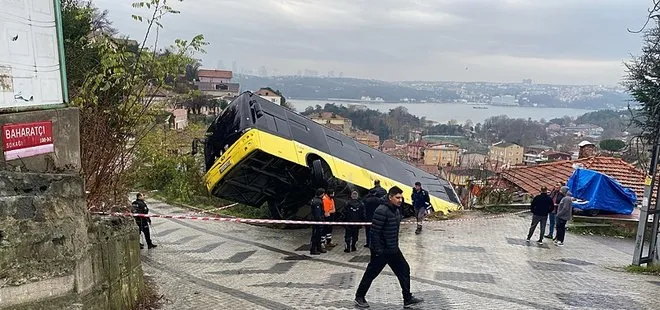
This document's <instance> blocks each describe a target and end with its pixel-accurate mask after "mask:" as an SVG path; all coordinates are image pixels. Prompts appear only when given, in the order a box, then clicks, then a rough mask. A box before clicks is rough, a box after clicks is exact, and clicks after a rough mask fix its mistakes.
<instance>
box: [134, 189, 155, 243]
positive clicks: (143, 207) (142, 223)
mask: <svg viewBox="0 0 660 310" xmlns="http://www.w3.org/2000/svg"><path fill="white" fill-rule="evenodd" d="M131 207H132V209H133V210H132V211H133V213H137V214H147V213H149V208H148V207H147V204H146V203H145V202H144V195H143V194H142V193H138V194H137V197H136V199H135V201H133V203H132V205H131ZM134 218H135V223H136V224H137V226H138V228H139V229H140V234H142V233H144V239H146V240H147V247H148V248H149V249H153V248H155V247H156V245H155V244H153V242H151V233H149V224H151V218H148V217H141V216H134ZM140 249H144V245H143V244H142V243H140Z"/></svg>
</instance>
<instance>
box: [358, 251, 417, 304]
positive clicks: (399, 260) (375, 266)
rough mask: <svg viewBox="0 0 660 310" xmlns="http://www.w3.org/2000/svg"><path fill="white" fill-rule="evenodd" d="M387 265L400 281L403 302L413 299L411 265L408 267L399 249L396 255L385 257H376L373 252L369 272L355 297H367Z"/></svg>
mask: <svg viewBox="0 0 660 310" xmlns="http://www.w3.org/2000/svg"><path fill="white" fill-rule="evenodd" d="M385 265H389V266H390V268H391V269H392V272H394V274H395V275H396V277H397V279H399V284H400V285H401V293H402V294H403V300H410V298H411V297H412V295H411V294H410V265H408V262H407V261H406V258H405V257H403V253H401V250H398V249H397V251H396V252H395V253H391V254H384V255H374V252H373V251H372V252H371V260H370V261H369V265H367V270H366V271H365V272H364V275H363V276H362V280H361V281H360V285H359V286H358V289H357V293H355V297H365V296H366V295H367V291H368V290H369V287H370V286H371V283H372V282H373V281H374V279H376V277H377V276H378V275H379V274H380V272H381V271H383V268H385Z"/></svg>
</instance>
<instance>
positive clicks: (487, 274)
mask: <svg viewBox="0 0 660 310" xmlns="http://www.w3.org/2000/svg"><path fill="white" fill-rule="evenodd" d="M147 203H148V205H149V208H150V210H151V212H153V213H155V214H172V213H185V211H183V210H181V209H179V208H176V207H172V206H169V205H166V204H164V203H161V202H157V201H154V200H149V201H147ZM529 222H530V215H529V214H521V215H510V216H506V217H501V218H497V219H489V220H473V221H444V222H434V223H427V224H426V226H425V228H424V231H423V233H422V234H421V235H415V234H414V229H415V225H402V229H401V240H400V242H401V249H402V251H403V253H404V255H405V257H406V259H407V260H408V262H409V263H410V266H411V269H412V272H411V277H412V290H413V294H415V295H416V296H419V297H423V298H424V299H425V302H424V303H423V304H422V305H420V306H418V307H417V309H659V308H660V306H659V305H658V300H660V298H658V291H660V281H658V277H653V276H643V275H633V274H628V273H625V272H623V271H621V267H622V266H626V265H628V264H630V262H631V259H632V256H631V255H630V253H626V252H627V251H622V250H621V247H612V246H609V245H608V244H607V243H603V242H597V241H594V240H593V238H588V237H584V236H578V235H573V234H570V233H569V234H568V235H567V236H566V245H565V246H564V247H556V246H554V245H552V243H548V242H546V243H545V244H544V245H541V246H539V245H537V244H536V243H534V242H532V243H531V244H529V245H528V244H526V243H525V241H524V239H525V237H526V233H527V229H528V224H529ZM310 230H311V229H294V230H275V229H269V228H265V227H258V226H252V225H247V224H239V223H229V222H222V223H221V222H207V221H198V220H178V219H162V218H154V219H153V227H152V236H153V239H154V242H155V243H156V244H158V248H156V249H152V250H147V249H145V250H143V252H142V253H143V255H142V258H143V262H144V265H143V266H144V270H145V273H146V274H147V275H148V276H150V277H152V278H153V279H154V280H155V282H156V284H157V285H158V289H159V292H160V293H161V294H164V295H165V298H167V301H166V303H165V306H164V309H353V308H354V306H353V297H354V294H355V290H356V288H357V284H358V283H359V281H360V278H361V277H362V274H363V272H364V269H365V267H366V265H367V262H368V260H369V251H368V249H366V248H364V247H362V246H361V245H362V244H364V229H361V230H360V239H361V240H360V243H359V245H360V246H359V249H358V251H357V252H352V253H344V252H343V247H342V246H338V247H336V248H334V249H332V250H331V251H329V252H328V253H325V254H321V255H320V256H310V255H309V251H308V241H309V234H310ZM333 233H334V236H335V239H333V241H334V240H336V243H339V244H340V245H341V244H342V243H343V228H339V227H335V228H334V231H333ZM537 235H538V230H537V234H536V235H535V236H537ZM532 240H534V238H533V239H532ZM653 294H656V295H653ZM367 300H368V301H369V303H370V304H371V308H372V309H401V308H402V300H401V291H400V288H399V285H398V282H397V280H396V277H394V275H393V274H392V273H391V271H390V270H389V268H387V267H386V269H385V271H384V272H383V273H382V274H381V276H379V277H378V278H377V279H376V280H375V281H374V283H373V285H372V287H371V289H370V290H369V293H368V294H367Z"/></svg>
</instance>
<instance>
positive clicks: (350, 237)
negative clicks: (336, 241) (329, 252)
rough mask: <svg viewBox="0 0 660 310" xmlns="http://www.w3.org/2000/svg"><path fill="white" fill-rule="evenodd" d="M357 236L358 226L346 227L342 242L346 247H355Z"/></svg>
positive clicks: (358, 232)
mask: <svg viewBox="0 0 660 310" xmlns="http://www.w3.org/2000/svg"><path fill="white" fill-rule="evenodd" d="M359 234H360V226H355V225H353V226H346V227H345V228H344V242H346V246H355V244H357V241H358V235H359Z"/></svg>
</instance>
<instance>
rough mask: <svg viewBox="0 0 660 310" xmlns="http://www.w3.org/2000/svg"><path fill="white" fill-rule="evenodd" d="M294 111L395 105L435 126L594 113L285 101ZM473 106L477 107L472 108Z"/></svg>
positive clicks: (385, 108)
mask: <svg viewBox="0 0 660 310" xmlns="http://www.w3.org/2000/svg"><path fill="white" fill-rule="evenodd" d="M287 102H288V103H291V104H292V105H293V107H294V108H295V109H296V111H298V112H299V113H300V112H303V111H305V108H307V107H310V106H311V107H314V106H316V105H320V106H322V107H323V106H324V105H325V104H326V103H334V104H336V105H342V104H343V105H346V106H348V105H363V106H366V107H367V108H369V109H372V110H378V111H380V112H389V111H390V110H391V109H394V108H396V107H399V106H404V107H406V109H408V113H410V114H412V115H415V116H418V117H422V116H426V119H427V120H431V121H436V122H439V123H447V122H449V121H452V120H453V121H456V122H458V123H459V124H464V123H465V122H466V121H468V120H469V121H471V122H472V123H473V124H476V123H483V122H484V120H486V119H487V118H489V117H492V116H498V115H506V116H507V117H509V118H524V119H529V118H531V119H532V120H541V119H543V120H546V121H548V120H551V119H553V118H561V117H564V116H570V117H572V118H576V117H578V116H580V115H583V114H585V113H589V112H593V111H595V110H586V109H565V108H539V107H520V106H493V105H489V104H470V103H428V102H426V103H381V102H366V101H361V102H358V101H356V102H349V101H344V100H301V99H287ZM475 107H477V108H476V109H475Z"/></svg>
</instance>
